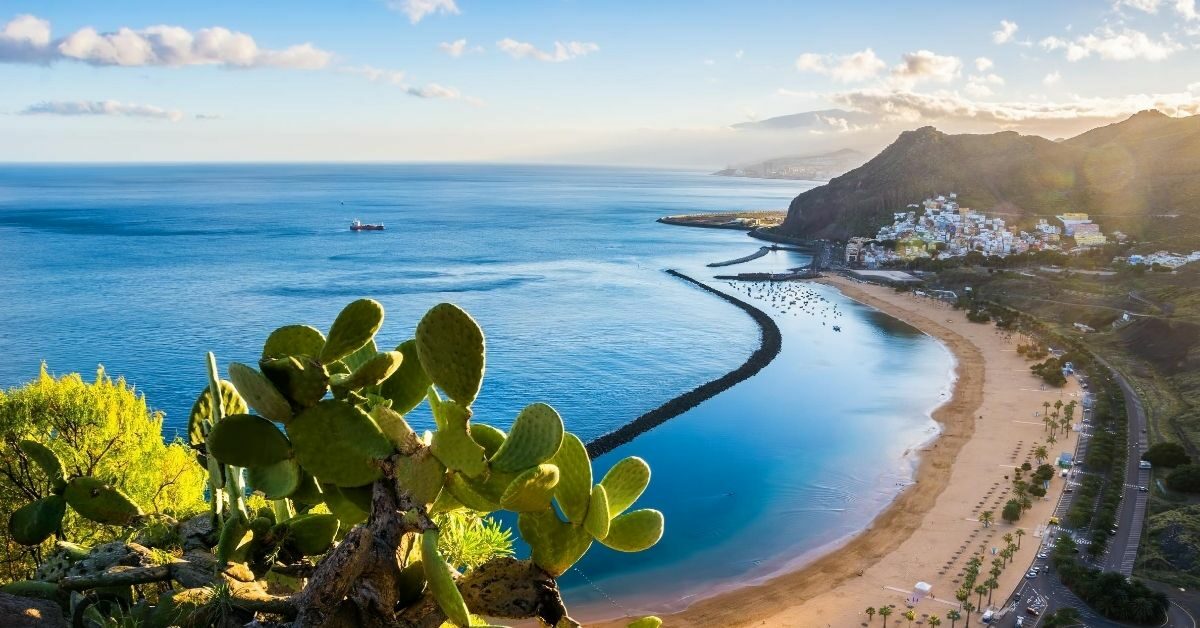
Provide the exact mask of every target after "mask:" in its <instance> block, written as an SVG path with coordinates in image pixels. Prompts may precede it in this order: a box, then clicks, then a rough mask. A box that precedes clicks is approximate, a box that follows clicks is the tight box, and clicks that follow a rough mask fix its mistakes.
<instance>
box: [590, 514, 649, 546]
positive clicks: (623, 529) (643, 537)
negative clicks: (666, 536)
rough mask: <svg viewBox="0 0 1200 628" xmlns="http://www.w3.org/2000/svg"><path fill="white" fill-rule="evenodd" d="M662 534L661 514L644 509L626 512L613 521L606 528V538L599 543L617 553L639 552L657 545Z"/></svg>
mask: <svg viewBox="0 0 1200 628" xmlns="http://www.w3.org/2000/svg"><path fill="white" fill-rule="evenodd" d="M662 534H663V515H662V513H661V512H659V511H657V510H651V509H649V508H646V509H642V510H635V511H633V512H627V513H625V514H623V515H621V516H619V517H617V518H616V519H613V520H612V523H611V524H610V525H609V528H608V536H606V537H604V538H603V539H601V540H600V542H601V543H603V544H604V545H605V546H606V547H609V548H612V549H615V550H617V551H619V552H640V551H642V550H645V549H648V548H650V547H651V546H653V545H654V544H655V543H658V540H659V539H661V538H662Z"/></svg>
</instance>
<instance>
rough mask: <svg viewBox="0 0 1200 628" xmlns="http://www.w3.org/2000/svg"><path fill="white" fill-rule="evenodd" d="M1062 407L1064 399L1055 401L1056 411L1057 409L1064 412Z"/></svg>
mask: <svg viewBox="0 0 1200 628" xmlns="http://www.w3.org/2000/svg"><path fill="white" fill-rule="evenodd" d="M1062 407H1063V402H1062V399H1056V400H1055V401H1054V409H1055V410H1062Z"/></svg>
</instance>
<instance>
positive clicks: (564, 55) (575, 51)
mask: <svg viewBox="0 0 1200 628" xmlns="http://www.w3.org/2000/svg"><path fill="white" fill-rule="evenodd" d="M496 47H497V48H499V49H500V50H501V51H502V52H504V53H507V54H508V55H509V56H511V57H512V58H514V59H536V60H538V61H547V62H550V63H561V62H563V61H570V60H571V59H574V58H576V57H582V56H585V55H588V54H591V53H593V52H596V51H598V50H600V46H597V45H596V44H594V43H592V42H586V41H568V42H566V43H563V42H561V41H556V42H554V51H553V52H548V51H545V50H539V49H538V48H537V47H536V46H534V45H533V44H531V43H527V42H523V41H517V40H515V39H510V38H508V37H506V38H504V39H501V40H500V41H498V42H496Z"/></svg>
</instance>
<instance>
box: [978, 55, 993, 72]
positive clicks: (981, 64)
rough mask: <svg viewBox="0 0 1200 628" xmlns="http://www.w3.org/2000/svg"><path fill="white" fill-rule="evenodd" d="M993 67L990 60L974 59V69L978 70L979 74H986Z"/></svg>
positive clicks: (985, 58)
mask: <svg viewBox="0 0 1200 628" xmlns="http://www.w3.org/2000/svg"><path fill="white" fill-rule="evenodd" d="M995 65H996V64H994V63H992V60H991V59H989V58H987V57H975V69H976V70H979V71H980V72H987V71H988V70H990V69H992V68H993V67H995Z"/></svg>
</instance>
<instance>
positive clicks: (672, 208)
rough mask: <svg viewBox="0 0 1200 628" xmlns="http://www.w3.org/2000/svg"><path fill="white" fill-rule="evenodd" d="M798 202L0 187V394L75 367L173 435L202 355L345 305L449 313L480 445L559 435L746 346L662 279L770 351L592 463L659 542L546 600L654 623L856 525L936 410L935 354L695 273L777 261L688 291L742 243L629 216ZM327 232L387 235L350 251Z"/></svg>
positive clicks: (598, 429) (836, 307) (286, 184)
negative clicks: (116, 378) (619, 483)
mask: <svg viewBox="0 0 1200 628" xmlns="http://www.w3.org/2000/svg"><path fill="white" fill-rule="evenodd" d="M811 185H812V184H807V183H803V182H795V181H761V180H751V179H732V178H723V177H713V176H708V175H706V174H704V173H697V172H673V171H656V170H631V169H601V168H574V167H549V166H498V165H327V164H322V165H154V166H148V165H119V166H117V165H113V166H91V165H88V166H84V165H78V166H57V165H56V166H42V165H37V166H33V165H31V166H17V165H5V166H0V355H3V356H5V359H4V360H2V361H0V387H9V386H15V385H18V384H20V383H21V382H23V381H26V380H28V379H30V378H31V377H33V376H35V375H36V373H37V369H38V365H39V363H40V362H41V361H43V360H44V361H46V362H47V364H48V366H49V368H50V370H51V371H52V372H57V373H65V372H72V371H78V372H81V373H84V374H90V373H92V372H94V370H95V368H96V366H97V364H101V363H102V364H103V365H104V366H105V368H106V369H107V371H108V372H109V373H112V374H117V375H122V376H124V377H126V378H127V379H128V381H130V382H131V383H133V384H134V385H136V386H137V387H138V389H139V390H141V391H142V392H144V393H145V394H146V396H147V398H148V400H149V402H150V404H151V405H152V406H153V407H155V408H158V409H161V410H163V411H164V412H165V414H166V425H167V427H168V429H169V430H173V431H177V430H180V429H182V428H183V422H184V421H185V420H186V415H187V410H188V408H189V407H190V405H191V402H192V400H193V399H194V398H195V396H196V394H197V393H198V392H199V390H200V389H201V388H202V387H203V385H204V364H205V362H204V352H206V351H214V352H215V353H216V354H217V357H218V359H219V361H220V362H221V363H222V364H227V363H228V362H230V361H242V362H253V361H254V360H255V359H256V357H257V355H258V351H259V348H260V347H261V343H262V340H263V339H264V338H265V335H266V334H267V333H268V332H269V331H270V330H271V329H273V328H275V327H277V326H279V325H283V324H289V323H295V322H305V323H310V324H314V325H315V326H317V327H320V328H327V327H328V325H329V323H330V322H331V321H332V319H333V317H334V316H335V315H336V313H337V312H338V310H339V309H340V308H341V307H342V306H343V305H344V304H345V303H346V302H348V301H350V300H352V299H355V298H358V297H360V296H371V297H374V298H376V299H378V300H379V301H381V302H382V303H383V304H384V306H385V307H386V309H387V319H386V321H385V323H384V326H383V329H382V330H381V332H380V335H379V337H380V339H381V343H380V344H381V346H382V345H388V344H398V343H400V342H401V341H403V340H405V339H407V338H409V337H410V336H411V334H412V331H413V327H414V325H415V323H416V321H417V320H418V319H419V317H420V315H421V314H422V313H423V312H424V311H425V310H426V309H428V308H429V307H430V306H432V305H434V304H436V303H438V302H441V301H453V302H455V303H458V304H460V305H461V306H463V307H464V308H466V309H467V310H468V311H469V312H471V313H472V314H473V315H474V316H475V317H476V318H477V319H478V320H479V321H480V323H481V325H482V326H483V328H484V330H485V332H486V333H487V335H488V343H489V347H488V373H487V379H486V381H485V384H484V389H483V391H482V394H481V396H480V399H479V401H478V402H477V403H476V416H477V417H479V418H480V419H481V420H484V421H487V422H492V423H495V424H497V425H499V426H502V427H503V426H507V424H508V423H509V422H511V420H512V418H513V417H514V416H515V414H516V412H517V411H518V410H519V409H520V408H521V407H523V406H524V405H525V404H527V403H530V402H532V401H545V402H548V403H550V404H552V405H554V406H555V407H556V408H558V409H559V410H560V412H561V413H562V414H563V416H564V418H565V419H566V421H567V423H568V427H569V429H571V430H572V431H575V432H576V433H578V434H579V435H580V436H581V437H582V438H584V439H585V440H587V439H589V438H591V437H595V436H597V435H600V434H602V433H605V432H608V431H610V430H612V429H614V428H616V427H617V426H619V425H621V424H623V423H625V422H627V421H629V420H630V419H632V418H634V417H636V416H638V415H640V414H642V413H643V412H645V411H647V410H650V409H652V408H654V407H656V406H658V405H659V404H661V403H662V402H664V401H666V400H668V399H670V398H672V397H674V396H676V395H677V394H679V393H680V392H682V391H684V390H687V389H690V388H692V387H695V386H696V385H699V384H701V383H703V382H705V381H707V380H709V379H712V378H713V377H716V376H718V375H721V374H723V373H725V372H726V371H728V370H730V369H731V368H733V367H735V366H737V365H738V364H740V363H741V362H742V361H743V360H745V358H746V356H747V355H749V353H750V352H751V351H753V349H754V348H755V347H756V346H757V343H758V330H757V328H756V327H755V326H754V325H753V323H752V321H751V320H750V319H749V318H748V317H747V316H746V315H745V314H744V313H742V312H741V311H739V310H737V309H736V308H734V307H732V306H731V305H729V304H727V303H725V302H723V301H721V300H719V299H716V298H715V297H713V296H712V295H709V294H706V293H704V292H702V291H700V290H698V289H696V288H695V287H692V286H689V285H687V284H685V283H684V282H681V281H679V280H676V279H673V278H671V277H669V276H667V275H666V274H665V273H663V272H662V270H663V269H665V268H677V269H679V270H681V271H683V272H686V273H688V274H690V275H691V276H693V277H696V278H699V279H703V280H708V281H709V283H710V285H713V286H715V287H718V288H721V289H725V290H729V291H731V292H732V291H736V290H738V289H741V290H742V292H741V295H742V296H743V297H744V298H747V299H749V300H752V301H753V302H755V303H757V304H758V305H759V306H760V307H762V308H763V309H764V310H766V311H769V312H771V313H772V314H773V316H775V318H776V319H777V320H778V322H779V324H780V326H781V328H782V329H783V332H784V345H783V346H784V348H783V352H782V353H781V355H780V357H779V358H778V359H776V360H775V362H773V363H772V364H771V365H770V366H768V367H767V368H766V369H764V370H763V372H761V373H760V374H759V375H758V376H756V377H754V378H752V379H751V380H749V381H747V382H744V383H742V384H739V385H738V386H736V387H734V388H733V389H731V390H729V391H726V392H725V393H722V394H721V395H719V396H717V397H716V398H714V399H712V400H710V401H709V402H706V403H705V404H702V405H701V406H699V407H697V408H695V409H693V410H691V411H689V412H688V413H686V414H684V415H683V416H681V417H678V418H676V419H674V420H672V421H671V422H669V423H667V424H666V425H664V426H662V427H660V428H658V429H656V430H654V431H652V432H650V433H648V434H645V435H643V436H642V437H639V438H638V439H636V440H635V441H634V442H633V443H631V444H629V445H626V446H624V447H622V448H620V449H619V450H618V451H616V452H613V453H612V454H610V455H608V456H605V457H604V458H602V459H601V460H599V461H597V465H596V466H597V473H598V474H599V473H602V472H603V471H604V470H605V469H606V468H607V467H608V466H611V465H612V464H613V463H614V462H615V461H616V460H618V459H619V458H620V457H621V456H624V455H632V454H635V453H636V454H637V455H641V456H643V457H644V458H646V459H647V460H648V461H649V462H650V464H651V466H652V467H653V469H654V480H653V482H652V483H651V488H650V490H649V491H648V492H647V493H646V495H645V496H644V497H643V498H642V501H641V503H642V504H645V505H647V506H653V507H656V508H659V509H661V510H663V512H664V513H665V514H666V517H667V531H666V536H665V537H664V539H663V541H662V542H661V543H660V544H659V545H658V546H656V547H655V548H653V549H651V550H650V551H647V552H644V553H641V554H619V553H616V552H613V551H611V550H608V549H605V548H603V547H600V546H599V545H597V546H596V547H595V548H594V549H593V550H592V551H591V553H590V554H589V555H588V556H587V557H586V558H585V559H584V561H582V562H581V563H580V565H579V566H578V569H576V570H573V571H572V572H570V573H569V574H567V576H566V577H564V579H563V581H562V584H563V587H564V589H565V591H566V593H565V595H566V597H567V599H568V602H569V603H572V604H576V605H577V606H578V607H579V608H581V609H584V610H583V611H581V612H583V613H585V614H587V615H590V616H605V615H613V614H618V613H622V612H633V611H640V610H663V609H671V608H679V607H681V606H684V605H686V604H687V603H688V602H690V601H692V600H694V599H696V598H697V597H698V596H701V595H704V594H706V593H710V592H712V591H714V590H717V589H720V588H723V587H727V586H729V585H730V584H732V583H737V582H744V581H746V580H747V579H751V578H757V577H763V576H765V575H767V574H769V573H771V572H772V571H776V570H779V569H783V568H786V567H787V566H788V565H789V564H791V562H793V561H795V560H801V559H803V558H804V557H805V556H809V555H811V554H812V553H813V552H815V551H818V550H819V548H822V547H824V546H826V545H828V544H830V543H833V542H836V541H837V540H839V539H841V538H844V537H845V536H846V535H847V534H850V533H852V532H854V531H855V530H858V529H861V527H862V526H863V525H864V524H865V523H866V522H867V521H868V520H869V519H870V517H871V516H873V515H874V514H875V513H876V512H878V510H879V509H880V508H882V506H883V505H884V504H886V502H887V501H888V500H889V499H890V498H891V497H893V496H894V495H895V493H896V491H897V490H899V487H900V486H901V485H902V484H903V483H904V482H906V481H907V479H908V478H909V476H910V472H911V465H912V464H913V461H914V457H913V455H912V453H911V450H912V449H913V448H914V447H915V446H916V445H917V444H919V443H920V442H922V441H923V440H926V439H928V438H929V437H931V436H932V435H933V433H934V432H933V430H934V424H933V423H932V421H931V420H930V419H929V416H928V413H929V411H930V410H931V409H932V407H933V406H935V405H936V404H937V403H938V402H939V401H940V400H941V399H943V398H944V396H945V395H946V392H947V386H948V383H949V377H948V374H949V372H950V369H951V364H952V363H951V359H950V357H949V355H948V354H947V353H946V352H945V350H944V349H942V348H941V347H940V345H938V344H937V343H936V342H934V341H933V340H931V339H930V338H928V337H926V336H924V335H921V334H919V333H917V332H915V331H914V330H912V329H911V328H909V327H907V326H905V325H903V324H900V323H897V322H895V321H893V320H891V319H889V318H887V317H884V316H882V315H880V314H878V313H877V312H875V311H873V310H870V309H868V308H864V307H861V306H858V305H857V304H855V303H853V302H851V301H849V300H847V299H845V298H844V297H842V296H841V295H840V294H838V293H837V292H836V291H834V290H832V289H829V288H824V287H821V286H795V287H793V288H791V290H793V292H791V293H789V295H790V296H788V297H786V298H785V297H783V296H782V295H783V293H782V292H779V291H778V290H776V291H774V292H763V291H757V292H755V291H753V290H752V293H751V294H746V292H745V290H746V287H745V286H742V287H740V288H739V287H735V286H733V285H730V284H728V283H726V282H721V281H717V280H712V279H711V277H712V275H714V274H721V273H733V272H743V271H748V270H782V269H784V268H789V267H793V266H798V265H800V264H802V263H804V262H805V261H806V258H805V257H804V256H803V255H802V254H799V253H794V252H785V251H780V252H776V253H772V254H770V255H767V256H766V257H763V258H760V259H758V260H755V261H753V262H750V263H747V264H744V265H739V266H731V267H727V268H723V269H720V272H714V270H713V269H709V268H706V267H705V264H706V263H707V262H711V261H717V260H725V259H732V258H736V257H741V256H743V255H745V254H748V253H750V252H753V251H754V250H755V249H756V248H757V247H758V246H759V244H760V243H758V242H757V241H754V240H750V239H748V238H747V237H746V236H745V235H743V234H741V233H738V232H733V231H719V230H706V229H688V228H681V227H671V226H666V225H662V224H658V223H655V222H654V219H655V218H657V217H659V216H662V215H667V214H678V213H688V212H696V211H709V210H723V209H739V210H740V209H781V208H784V207H786V205H787V202H788V201H789V200H790V199H791V197H793V196H794V195H795V194H796V193H797V192H799V191H802V190H803V189H805V188H807V187H811ZM355 218H361V219H362V220H363V221H365V222H383V223H385V224H386V226H387V230H386V231H383V232H372V233H353V232H351V231H349V230H348V228H347V227H348V224H349V221H350V220H352V219H355ZM818 297H820V299H821V300H818V299H817V298H818ZM805 299H807V300H808V303H809V305H808V306H806V307H805V308H802V307H801V306H799V305H796V304H790V303H789V302H790V301H797V303H799V302H800V301H803V300H805ZM835 321H836V322H835ZM833 324H838V325H840V326H841V328H842V330H843V331H842V332H834V331H832V328H831V326H832V325H833ZM415 421H416V422H417V423H419V424H423V423H425V422H426V421H427V418H426V417H425V416H424V415H423V414H421V413H418V416H416V417H415Z"/></svg>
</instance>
